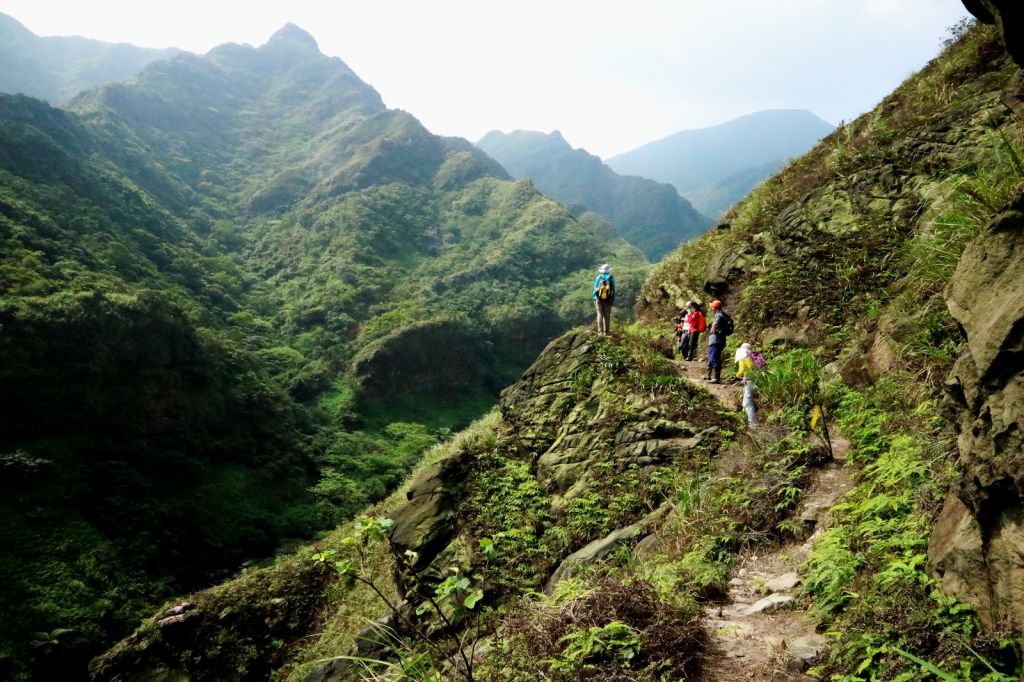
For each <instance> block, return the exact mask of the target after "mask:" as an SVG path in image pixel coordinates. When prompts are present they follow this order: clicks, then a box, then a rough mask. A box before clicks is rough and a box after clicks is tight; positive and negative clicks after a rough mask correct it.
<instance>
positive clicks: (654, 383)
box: [94, 27, 1024, 682]
mask: <svg viewBox="0 0 1024 682" xmlns="http://www.w3.org/2000/svg"><path fill="white" fill-rule="evenodd" d="M1022 83H1024V81H1022V76H1021V70H1020V68H1019V67H1018V66H1016V65H1015V64H1014V63H1013V62H1011V61H1010V60H1009V59H1008V58H1007V56H1006V53H1005V51H1004V50H1003V48H1002V47H1001V46H1000V44H999V41H998V38H997V33H996V31H995V30H993V29H989V28H983V27H980V28H975V29H972V30H970V31H969V32H967V33H966V34H965V35H963V36H960V38H959V40H957V41H954V42H953V43H952V44H951V45H950V46H949V47H948V48H947V49H946V50H944V51H943V53H942V54H941V55H940V56H939V57H938V58H937V59H936V60H934V61H933V62H932V63H931V64H929V65H928V66H927V67H926V68H925V69H923V70H922V71H921V72H920V73H918V74H915V75H914V76H913V77H911V78H910V79H909V80H908V81H907V82H906V83H904V84H903V85H902V86H901V87H900V88H899V89H898V90H897V91H896V92H895V93H893V95H891V96H890V97H889V98H887V99H886V100H885V101H883V102H882V103H881V104H880V105H879V107H878V108H877V109H876V110H875V111H872V112H870V113H869V114H866V115H865V116H863V117H861V118H859V119H858V120H857V121H854V122H853V123H851V124H850V125H848V126H846V127H844V128H843V129H841V130H838V131H836V132H835V133H833V134H832V135H830V136H829V137H828V138H826V139H825V140H823V141H822V142H821V143H820V144H819V145H818V146H816V147H815V148H814V149H813V150H812V151H811V152H810V153H809V154H807V155H805V156H804V157H802V158H800V159H798V160H797V161H795V162H794V163H792V164H790V165H788V166H787V167H786V168H785V169H784V170H783V171H782V172H781V173H779V174H778V175H776V176H774V177H773V178H772V179H770V180H769V181H768V182H766V183H764V184H763V185H761V186H760V187H759V188H758V190H757V191H755V192H754V193H753V194H752V195H751V196H750V197H748V198H747V199H746V200H744V201H743V202H742V203H741V204H740V205H739V206H737V207H736V208H735V209H734V210H733V211H732V212H731V213H730V214H729V215H728V216H727V218H728V220H729V222H730V228H729V229H722V230H715V231H714V232H712V233H708V234H707V235H705V236H704V237H702V238H700V239H698V240H696V241H695V242H693V243H691V244H688V245H687V247H686V248H685V249H680V250H678V251H677V252H675V253H674V254H672V255H671V256H669V257H668V258H666V259H665V260H664V261H663V262H662V263H660V264H659V265H658V266H657V267H656V268H655V269H654V270H653V271H652V272H651V274H650V276H649V277H648V279H647V281H646V283H645V285H644V289H643V292H642V294H641V299H640V302H639V305H638V313H639V315H640V316H641V324H638V325H636V326H635V327H632V328H630V329H629V330H626V331H623V332H621V333H619V334H618V335H615V336H613V337H611V338H606V337H598V336H596V335H594V334H592V333H590V332H588V331H586V330H575V331H573V332H570V333H568V334H566V335H564V336H563V337H561V338H559V339H556V340H555V341H553V342H552V343H551V344H550V345H549V346H548V347H547V348H546V349H545V350H544V352H542V353H541V355H540V356H539V357H538V358H537V360H536V361H535V362H534V364H533V365H532V366H531V367H530V368H529V369H528V370H527V371H526V372H524V373H523V375H522V376H521V378H520V380H519V381H517V382H516V383H515V384H513V385H512V386H510V387H509V388H508V389H507V390H506V391H504V392H503V394H502V399H501V403H500V408H501V409H500V413H498V412H496V413H493V414H491V415H489V416H488V417H487V418H485V419H483V420H481V421H480V422H478V423H477V424H475V425H474V426H473V427H472V428H471V429H469V430H467V431H466V432H464V433H463V434H460V435H459V436H457V437H456V438H454V439H452V440H451V441H450V442H449V443H447V444H445V445H443V446H440V447H438V448H436V449H435V450H433V451H432V452H431V454H430V455H429V456H428V458H427V459H426V461H425V462H424V463H423V465H422V467H421V468H420V469H419V470H418V471H416V472H415V473H414V475H413V476H412V477H411V478H410V480H409V481H408V482H407V484H406V485H405V486H404V488H403V489H402V490H400V491H398V492H396V494H394V495H393V496H392V497H390V498H389V499H386V500H384V501H383V502H381V503H380V504H378V505H374V506H372V507H369V508H368V509H367V517H364V518H361V519H359V520H358V521H356V522H353V523H351V524H347V525H345V526H343V527H341V528H339V530H338V532H336V533H334V534H331V535H330V536H328V537H325V538H324V539H323V541H322V542H320V543H317V544H316V545H314V546H311V547H308V548H306V549H304V550H302V551H300V552H299V553H297V555H295V556H293V557H289V558H284V559H282V560H280V561H279V562H277V563H276V564H275V565H274V566H273V567H271V568H268V569H266V570H257V571H252V572H249V573H248V574H246V575H244V576H242V577H240V578H239V579H238V580H236V581H232V582H229V583H226V584H224V585H222V586H220V587H218V588H215V589H212V590H208V591H204V592H201V593H198V594H195V595H193V596H191V597H190V598H189V600H188V602H186V603H181V604H178V605H177V606H174V607H171V604H168V605H167V606H168V607H169V608H164V609H162V610H160V611H159V612H158V613H157V614H156V615H155V616H154V617H152V618H150V619H149V620H147V621H146V622H145V623H144V624H143V626H142V628H141V629H140V630H139V631H138V632H137V633H136V634H135V635H134V636H133V637H132V638H130V639H127V640H125V641H123V642H121V643H120V644H119V645H118V646H116V647H115V648H114V649H112V650H111V651H110V652H108V653H107V654H106V655H104V656H103V657H101V658H100V659H98V660H97V661H96V663H95V667H94V674H95V678H96V679H97V680H120V679H132V678H143V677H146V676H148V675H153V674H157V673H158V674H161V675H163V676H165V677H191V678H200V677H214V678H215V677H223V676H225V675H232V674H237V675H240V676H242V677H245V676H254V677H263V676H268V675H276V676H277V677H279V678H283V679H290V680H304V681H308V682H313V681H324V680H349V679H365V678H377V677H383V678H385V679H391V678H403V677H412V678H414V679H432V678H433V679H437V678H440V679H487V680H522V679H555V680H574V679H583V678H587V679H589V678H594V679H641V680H648V679H649V680H657V679H665V678H671V679H684V678H689V679H701V676H702V675H709V674H714V673H716V672H721V671H723V670H727V671H728V672H729V673H730V674H731V675H732V676H731V677H728V676H725V677H722V679H736V675H737V674H748V675H749V674H753V675H758V674H761V673H762V672H764V671H765V670H767V671H768V672H767V673H766V674H771V675H772V676H773V677H774V673H775V672H777V670H778V669H785V670H786V672H785V673H783V674H784V675H785V676H786V677H783V679H786V678H787V677H788V678H789V679H799V678H800V677H802V676H804V675H805V668H806V665H807V664H808V663H811V664H812V665H814V666H815V667H814V669H813V670H811V671H810V672H811V673H812V674H813V675H815V676H817V677H818V678H821V679H832V680H874V679H905V680H916V679H922V680H923V679H933V678H934V677H940V678H942V679H960V680H979V681H980V680H1012V679H1018V678H1019V676H1020V671H1021V665H1022V659H1021V656H1020V647H1019V644H1020V636H1021V624H1020V623H1021V621H1020V620H1018V614H1019V613H1020V611H1019V608H1020V602H1021V600H1020V592H1019V591H1015V590H1014V589H1012V586H1013V585H1015V584H1016V582H1015V581H1016V580H1017V578H1018V576H1019V571H1018V569H1019V566H1018V565H1017V564H1015V563H1014V559H1013V552H1014V551H1015V548H1017V547H1019V545H1018V544H1016V543H1017V542H1018V538H1019V518H1020V517H1019V510H1020V495H1019V491H1018V490H1017V487H1016V485H1017V484H1016V480H1017V479H1016V478H1014V477H1017V476H1019V471H1020V467H1019V466H1018V465H1017V464H1018V463H1019V462H1020V459H1019V457H1020V440H1019V438H1018V437H1017V434H1018V433H1019V424H1020V407H1019V402H1014V401H1013V398H1014V396H1016V395H1017V392H1018V391H1019V386H1020V362H1019V359H1020V358H1019V354H1020V350H1019V349H1020V345H1019V344H1020V329H1021V321H1020V319H1021V314H1022V312H1021V307H1020V300H1021V296H1020V284H1019V281H1018V280H1019V277H1018V276H1017V275H1018V274H1019V270H1020V268H1019V258H1018V256H1019V250H1020V243H1021V237H1020V234H1021V232H1020V230H1021V226H1022V225H1024V220H1022V213H1021V201H1022V199H1021V196H1022V192H1024V167H1022V165H1021V151H1020V150H1021V149H1024V118H1021V116H1020V113H1019V110H1020V106H1019V102H1020V93H1021V92H1022V91H1024V86H1022ZM1004 208H1005V209H1006V210H1003V209H1004ZM986 260H987V261H988V263H987V264H986ZM993 262H994V263H995V264H996V265H997V266H998V267H992V265H991V264H992V263H993ZM712 295H715V296H721V297H723V298H724V299H725V301H726V303H727V306H728V307H729V308H730V309H731V311H732V312H733V314H734V316H735V320H736V325H737V327H736V329H737V333H736V334H735V336H734V337H733V338H731V339H730V347H729V348H728V351H729V352H728V354H729V355H731V351H732V350H733V347H734V346H735V344H737V343H738V342H740V341H750V342H753V343H754V344H756V345H757V346H759V347H760V348H762V349H764V350H765V352H766V354H767V355H768V367H767V368H766V369H764V370H761V371H759V372H757V373H756V374H755V375H754V376H755V377H756V382H757V385H758V391H757V393H756V394H755V395H756V400H757V401H758V404H759V406H760V418H761V420H762V426H761V428H760V429H759V430H757V431H755V432H753V433H747V432H744V427H745V423H744V421H743V420H742V417H740V416H738V414H737V413H736V412H734V411H733V409H732V408H733V407H734V406H733V405H731V403H730V401H729V397H730V395H731V393H729V392H730V391H732V392H735V389H730V388H728V387H725V388H724V392H723V390H720V389H722V387H717V388H716V390H715V393H714V394H713V395H712V394H711V393H709V392H708V391H705V390H704V389H703V388H702V386H703V384H695V383H694V382H692V381H691V380H689V379H688V378H687V377H688V376H690V375H691V374H692V372H691V371H690V370H689V369H688V368H687V366H685V365H683V366H680V365H678V364H673V363H671V362H670V361H669V359H668V358H666V357H665V351H666V350H667V349H666V345H667V344H666V341H665V337H666V336H667V335H668V334H669V333H670V329H671V325H670V322H671V320H672V319H673V318H674V317H675V316H676V314H677V313H678V311H679V309H680V307H681V306H682V305H683V304H684V303H685V301H686V300H687V299H689V298H699V299H706V298H707V297H709V296H712ZM986 302H988V304H987V305H986ZM996 363H998V366H997V364H996ZM950 372H952V375H951V376H950V382H949V384H948V385H949V388H951V389H952V391H951V395H950V401H951V402H950V401H947V403H946V404H947V405H950V406H951V407H952V408H953V411H952V414H950V413H948V412H947V416H946V417H944V416H943V410H941V409H940V399H941V396H942V393H943V388H944V384H946V378H947V375H948V374H949V373H950ZM729 374H731V372H730V371H729V370H727V371H726V376H727V377H728V375H729ZM958 387H959V390H958ZM713 396H714V397H717V398H720V399H723V400H725V401H726V403H727V404H721V403H719V402H717V401H716V400H714V399H713ZM736 397H738V396H736ZM814 408H817V409H814ZM740 414H742V413H740ZM818 414H824V415H825V418H824V423H825V424H827V425H828V427H829V429H830V432H831V437H832V440H829V439H828V438H826V437H825V433H824V432H823V428H822V422H821V421H820V420H819V419H816V418H814V417H812V416H811V415H818ZM954 415H955V416H956V417H957V419H956V421H957V423H958V424H959V431H957V430H956V429H955V428H954V423H953V422H952V421H950V419H949V418H948V417H949V416H954ZM958 436H959V438H958ZM847 441H848V443H847ZM840 443H842V444H843V446H842V447H840ZM958 451H959V453H958ZM833 452H834V453H835V454H836V456H837V457H836V459H835V460H834V461H833V458H832V457H831V455H832V454H833ZM961 458H964V459H961ZM963 467H967V471H969V472H970V475H969V476H963V475H961V472H962V468H963ZM838 472H843V473H842V476H844V477H845V479H846V480H847V481H849V486H848V488H846V489H845V492H842V494H841V495H839V497H838V499H837V502H836V503H835V504H833V505H832V506H831V508H830V509H829V510H822V509H818V510H817V511H816V512H815V513H814V514H813V515H811V516H806V515H805V513H807V512H809V511H810V510H811V509H812V508H813V505H815V504H820V503H821V501H820V499H818V500H816V499H809V500H803V497H804V495H805V494H807V493H808V491H809V490H810V486H811V483H812V481H818V482H819V484H824V485H825V487H828V482H829V481H833V482H835V481H836V480H837V478H835V477H837V476H839V474H838ZM1008 477H1009V478H1008ZM823 482H824V483H823ZM950 491H952V493H953V495H952V496H951V497H950V501H947V502H945V503H944V501H943V500H944V498H946V497H947V493H949V492H950ZM830 492H836V493H837V494H838V493H839V492H841V491H830ZM956 500H959V502H956ZM805 503H806V504H805ZM958 504H959V505H960V506H959V507H958V506H957V505H958ZM950 505H951V506H950ZM944 506H945V507H946V509H947V512H948V510H949V509H952V512H949V513H948V514H947V512H943V514H942V516H941V517H940V509H942V508H943V507H944ZM961 507H962V508H961ZM965 510H966V512H965ZM936 528H939V529H945V531H944V532H941V533H936V534H935V535H932V533H933V531H934V530H935V529H936ZM930 535H931V536H932V538H931V542H929V536H930ZM805 542H806V543H807V544H806V546H805V544H804V543H805ZM780 548H784V549H787V550H788V549H792V550H793V551H795V552H796V551H799V552H806V553H807V560H806V561H805V562H803V563H800V564H798V565H795V563H796V562H794V561H793V557H790V556H788V555H785V556H784V555H783V554H781V553H780V552H779V550H780ZM769 555H771V556H772V557H773V560H774V561H776V562H778V563H779V564H780V565H781V567H782V568H783V570H792V571H794V572H798V573H799V575H798V576H797V578H798V579H799V580H800V581H801V582H802V584H801V585H800V587H799V589H797V590H796V591H795V592H793V593H792V594H790V595H787V596H792V597H794V598H793V599H792V600H790V601H789V602H788V606H787V607H785V609H783V610H780V611H779V612H776V613H773V614H771V615H768V616H761V618H762V620H761V621H760V622H761V623H762V625H763V627H764V628H766V631H765V632H764V633H760V634H759V633H753V634H750V633H748V631H747V630H746V629H745V628H744V626H745V625H749V621H742V622H738V621H739V620H740V619H742V618H746V617H747V616H745V615H744V614H743V612H744V611H747V610H748V609H746V608H745V607H746V606H748V605H746V604H744V605H740V604H730V603H729V595H730V594H732V593H733V585H734V583H735V581H739V582H740V583H741V584H745V585H749V586H750V589H749V590H748V591H747V593H746V594H748V596H752V597H753V596H754V595H757V596H759V595H760V594H764V593H765V592H766V591H768V590H772V589H775V588H773V587H769V586H768V585H767V583H765V584H758V583H757V581H756V580H751V579H750V577H749V575H747V574H748V573H750V572H755V571H760V570H762V569H763V568H764V567H763V566H761V565H760V564H759V561H761V560H763V558H764V557H767V556H769ZM779 567H780V566H775V567H774V568H779ZM741 568H742V571H741V570H739V569H741ZM745 575H747V577H746V578H744V577H743V576H745ZM952 595H955V597H954V596H952ZM986 595H987V596H988V597H989V601H986V600H985V597H986ZM959 599H962V600H964V601H959ZM749 606H750V608H751V609H753V606H754V605H753V604H750V605H749ZM769 606H771V604H769ZM776 606H777V604H776ZM786 609H790V610H786ZM722 611H727V615H728V617H729V618H736V619H737V622H734V623H733V624H732V625H730V624H728V623H724V624H723V621H722V619H721V618H720V617H718V616H715V615H714V614H719V615H721V613H722ZM223 614H228V616H227V617H226V618H225V616H224V615H223ZM709 614H711V615H709ZM790 617H793V618H794V619H795V620H797V621H800V622H805V621H806V624H807V628H808V629H809V630H810V632H811V633H812V634H813V632H814V630H815V628H816V627H817V628H820V629H823V630H825V631H826V632H827V633H828V634H829V636H828V638H827V639H826V640H825V641H824V642H823V643H822V644H821V645H820V646H817V647H815V649H814V652H812V653H811V654H810V655H809V656H805V657H801V656H796V655H789V658H788V660H787V659H786V658H785V656H787V654H786V653H785V652H784V651H780V650H779V649H780V647H778V640H777V639H775V637H776V636H777V632H778V631H777V630H776V629H775V627H774V625H776V624H778V623H782V622H784V621H787V619H788V618H790ZM712 618H714V619H715V620H716V621H717V623H718V624H719V625H720V626H721V627H711V626H710V624H709V623H708V621H709V620H710V619H712ZM378 619H379V620H378ZM375 621H376V623H375ZM375 625H379V626H380V627H379V628H378V629H376V630H375ZM986 626H987V627H986ZM737 630H741V632H738V633H737V632H736V631H737ZM214 639H215V641H216V644H215V645H213V646H211V645H210V644H209V642H211V641H212V640H214ZM748 640H750V641H753V643H752V644H751V643H750V641H748ZM748 646H758V647H762V648H764V649H770V650H771V651H772V652H773V655H772V657H771V658H770V660H769V659H762V661H761V662H762V663H764V664H765V667H764V669H761V668H757V669H744V667H743V661H744V658H745V654H746V652H747V651H749V649H747V648H746V647H748ZM786 649H789V647H786ZM739 654H744V655H743V656H741V655H739ZM807 659H810V660H807Z"/></svg>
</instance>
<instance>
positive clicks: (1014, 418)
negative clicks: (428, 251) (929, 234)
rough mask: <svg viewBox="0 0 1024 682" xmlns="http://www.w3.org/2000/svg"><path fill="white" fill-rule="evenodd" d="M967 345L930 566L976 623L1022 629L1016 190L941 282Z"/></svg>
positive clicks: (1021, 329) (1021, 292) (1022, 220)
mask: <svg viewBox="0 0 1024 682" xmlns="http://www.w3.org/2000/svg"><path fill="white" fill-rule="evenodd" d="M947 296H948V301H947V304H948V307H949V311H950V313H951V314H952V315H953V317H954V318H956V320H957V321H958V322H959V323H960V324H961V325H962V327H963V329H964V332H965V334H966V337H967V351H966V352H965V353H964V354H963V356H961V358H960V359H959V360H958V361H957V363H956V365H955V366H954V368H953V372H952V374H951V376H950V378H949V381H948V382H947V402H946V407H947V409H948V412H949V414H950V416H951V417H952V418H953V419H954V420H955V425H956V429H957V433H958V447H959V449H960V458H961V462H962V466H963V472H962V476H961V478H960V481H959V484H958V485H957V486H956V490H955V496H954V497H951V499H950V500H948V501H947V503H946V507H945V509H944V510H943V513H942V515H941V517H940V519H939V523H938V525H937V527H936V529H935V531H934V533H933V535H932V538H931V542H930V545H929V550H928V555H929V567H930V569H931V571H932V573H933V575H935V576H936V578H937V579H938V580H939V581H940V582H941V583H942V585H943V587H944V588H945V589H946V590H947V591H948V592H950V593H952V594H954V595H956V596H957V597H959V598H961V599H962V600H964V601H966V602H968V603H970V604H971V605H972V606H974V607H975V608H976V609H977V610H978V613H979V615H980V617H981V618H982V620H983V621H984V622H986V623H987V624H989V625H992V626H997V627H1007V628H1011V629H1014V630H1017V631H1021V630H1024V194H1022V195H1021V196H1019V197H1018V198H1017V199H1016V200H1014V201H1013V202H1012V203H1011V204H1010V205H1009V206H1008V207H1007V208H1006V210H1004V211H1003V212H1002V213H1000V214H999V215H998V216H997V217H996V218H995V219H994V220H993V221H992V222H991V223H990V224H989V225H988V226H987V227H986V229H985V230H984V231H983V233H982V234H981V235H979V236H978V238H977V239H976V240H975V241H974V242H972V243H971V245H970V246H968V248H967V249H966V250H965V251H964V254H963V256H962V257H961V259H960V263H959V265H958V267H957V271H956V274H955V275H954V276H953V279H952V281H951V283H950V286H949V289H948V291H947Z"/></svg>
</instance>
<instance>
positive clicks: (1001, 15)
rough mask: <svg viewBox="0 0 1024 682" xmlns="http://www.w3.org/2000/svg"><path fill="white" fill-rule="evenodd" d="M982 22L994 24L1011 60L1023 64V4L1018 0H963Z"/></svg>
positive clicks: (968, 9) (969, 10)
mask: <svg viewBox="0 0 1024 682" xmlns="http://www.w3.org/2000/svg"><path fill="white" fill-rule="evenodd" d="M963 3H964V7H966V8H967V11H968V12H970V13H971V14H973V15H974V16H975V18H976V19H977V20H978V21H980V22H981V23H983V24H995V25H996V26H997V27H998V28H999V33H1000V34H1001V35H1002V37H1003V45H1005V46H1006V51H1007V52H1009V53H1010V56H1011V57H1013V60H1014V61H1015V62H1017V63H1018V64H1022V65H1024V6H1022V5H1021V4H1020V2H1019V1H1018V0H963Z"/></svg>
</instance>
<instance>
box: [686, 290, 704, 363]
mask: <svg viewBox="0 0 1024 682" xmlns="http://www.w3.org/2000/svg"><path fill="white" fill-rule="evenodd" d="M686 311H687V315H686V322H687V324H689V325H690V336H689V338H688V343H687V346H686V348H685V349H683V359H684V360H695V359H696V358H697V341H699V340H700V335H701V333H702V332H704V331H705V330H707V328H708V321H707V319H706V318H705V317H704V313H703V312H701V309H700V304H699V303H697V302H696V301H687V302H686Z"/></svg>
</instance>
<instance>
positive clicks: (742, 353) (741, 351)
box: [736, 343, 752, 362]
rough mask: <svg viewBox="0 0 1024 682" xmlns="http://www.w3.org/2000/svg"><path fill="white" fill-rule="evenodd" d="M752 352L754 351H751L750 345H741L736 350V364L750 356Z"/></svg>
mask: <svg viewBox="0 0 1024 682" xmlns="http://www.w3.org/2000/svg"><path fill="white" fill-rule="evenodd" d="M751 350H752V349H751V347H750V344H749V343H744V344H742V345H740V347H739V348H737V349H736V362H739V361H740V360H742V359H743V358H745V357H747V356H748V355H750V351H751Z"/></svg>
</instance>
